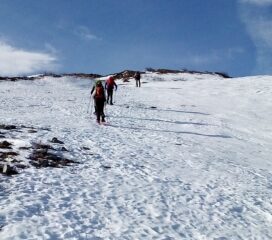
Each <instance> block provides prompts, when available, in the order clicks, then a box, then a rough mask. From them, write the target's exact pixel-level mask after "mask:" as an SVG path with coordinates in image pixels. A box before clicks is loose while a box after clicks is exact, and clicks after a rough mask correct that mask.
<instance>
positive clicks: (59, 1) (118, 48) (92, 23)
mask: <svg viewBox="0 0 272 240" xmlns="http://www.w3.org/2000/svg"><path fill="white" fill-rule="evenodd" d="M0 18H1V22H0V75H19V74H30V73H38V72H43V71H54V72H58V73H63V72H84V73H99V74H109V73H114V72H118V71H122V70H125V69H133V70H144V69H145V68H146V67H153V68H171V69H184V68H186V69H190V70H199V71H220V72H226V73H228V74H229V75H231V76H247V75H257V74H272V0H39V1H37V0H24V1H22V0H0Z"/></svg>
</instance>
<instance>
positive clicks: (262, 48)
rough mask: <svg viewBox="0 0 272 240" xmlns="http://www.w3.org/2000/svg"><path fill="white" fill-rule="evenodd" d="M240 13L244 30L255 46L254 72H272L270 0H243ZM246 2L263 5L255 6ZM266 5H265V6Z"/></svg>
mask: <svg viewBox="0 0 272 240" xmlns="http://www.w3.org/2000/svg"><path fill="white" fill-rule="evenodd" d="M242 2H243V3H245V4H241V5H240V7H241V8H240V10H241V11H240V14H241V19H242V21H243V23H244V24H245V27H246V30H247V32H248V34H249V36H250V38H251V39H252V42H253V44H254V45H255V48H256V66H255V69H254V70H253V73H254V74H272V65H271V63H272V18H271V14H270V13H269V8H270V6H268V5H270V4H272V0H259V1H257V0H243V1H242ZM248 3H254V4H255V5H259V6H263V8H256V7H254V6H252V5H251V4H248ZM265 6H266V7H265Z"/></svg>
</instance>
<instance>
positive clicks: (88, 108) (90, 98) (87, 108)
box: [87, 97, 92, 113]
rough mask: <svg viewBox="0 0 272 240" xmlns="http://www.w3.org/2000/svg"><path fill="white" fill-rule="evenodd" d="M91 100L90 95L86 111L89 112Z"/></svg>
mask: <svg viewBox="0 0 272 240" xmlns="http://www.w3.org/2000/svg"><path fill="white" fill-rule="evenodd" d="M91 101H92V98H91V97H90V101H89V104H88V108H87V113H89V109H90V105H91Z"/></svg>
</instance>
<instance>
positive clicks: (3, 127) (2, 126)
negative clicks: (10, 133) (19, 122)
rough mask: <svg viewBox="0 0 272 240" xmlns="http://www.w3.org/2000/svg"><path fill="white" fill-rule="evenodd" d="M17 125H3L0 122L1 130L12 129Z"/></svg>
mask: <svg viewBox="0 0 272 240" xmlns="http://www.w3.org/2000/svg"><path fill="white" fill-rule="evenodd" d="M16 128H17V127H16V126H15V125H5V124H0V129H3V130H13V129H16Z"/></svg>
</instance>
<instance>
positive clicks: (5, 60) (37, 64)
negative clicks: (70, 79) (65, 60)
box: [0, 41, 57, 76]
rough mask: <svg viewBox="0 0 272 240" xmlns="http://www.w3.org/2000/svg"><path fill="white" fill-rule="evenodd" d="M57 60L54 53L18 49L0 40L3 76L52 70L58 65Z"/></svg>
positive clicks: (0, 66)
mask: <svg viewBox="0 0 272 240" xmlns="http://www.w3.org/2000/svg"><path fill="white" fill-rule="evenodd" d="M56 61H57V59H56V57H55V56H54V55H53V54H50V53H41V52H33V51H27V50H23V49H18V48H15V47H12V46H10V45H9V44H7V43H5V42H2V41H0V75H1V76H18V75H23V74H30V73H36V72H41V71H52V70H55V69H56V67H57V64H56Z"/></svg>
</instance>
